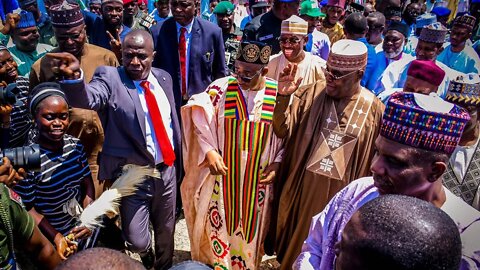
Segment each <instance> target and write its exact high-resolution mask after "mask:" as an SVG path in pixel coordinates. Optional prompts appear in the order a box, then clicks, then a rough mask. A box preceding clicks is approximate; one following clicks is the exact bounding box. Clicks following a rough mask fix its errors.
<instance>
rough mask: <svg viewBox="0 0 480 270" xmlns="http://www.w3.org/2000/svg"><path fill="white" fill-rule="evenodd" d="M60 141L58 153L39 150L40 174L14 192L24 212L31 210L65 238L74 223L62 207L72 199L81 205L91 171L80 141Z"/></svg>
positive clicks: (64, 139)
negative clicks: (42, 216) (24, 207)
mask: <svg viewBox="0 0 480 270" xmlns="http://www.w3.org/2000/svg"><path fill="white" fill-rule="evenodd" d="M63 141H64V146H63V151H61V152H60V151H57V152H52V151H50V150H47V149H44V148H42V147H40V157H41V159H42V166H41V172H35V173H33V174H30V175H28V176H27V178H26V179H25V180H23V181H20V182H19V183H18V184H17V186H15V191H16V192H17V193H18V194H19V195H20V196H21V197H22V200H23V202H24V204H25V206H26V207H27V209H30V208H32V207H34V208H35V210H36V211H37V212H38V213H40V214H42V215H44V216H45V218H46V219H47V220H48V222H49V223H50V224H51V225H52V226H53V227H54V228H55V229H56V230H57V231H58V232H60V233H61V234H66V233H68V232H69V231H70V230H71V229H73V227H74V226H75V225H77V224H76V222H77V220H76V219H75V218H74V217H72V216H70V215H69V214H68V213H67V212H66V211H64V209H63V207H64V205H65V204H66V203H67V202H68V201H69V200H71V199H73V198H75V199H76V200H77V201H78V202H79V203H80V204H81V199H82V197H84V196H83V194H82V189H81V183H82V181H83V179H84V178H85V177H87V176H90V168H89V167H88V163H87V158H86V155H85V152H84V151H83V145H82V144H81V143H80V141H79V140H78V139H77V138H74V137H72V136H70V135H64V138H63Z"/></svg>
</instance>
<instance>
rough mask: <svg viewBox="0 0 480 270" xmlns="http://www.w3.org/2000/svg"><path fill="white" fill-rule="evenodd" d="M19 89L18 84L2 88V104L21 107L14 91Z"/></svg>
mask: <svg viewBox="0 0 480 270" xmlns="http://www.w3.org/2000/svg"><path fill="white" fill-rule="evenodd" d="M16 88H17V84H16V83H10V84H8V85H7V86H5V87H3V86H0V104H9V105H21V102H20V101H19V100H17V96H16V95H15V93H14V90H15V89H16Z"/></svg>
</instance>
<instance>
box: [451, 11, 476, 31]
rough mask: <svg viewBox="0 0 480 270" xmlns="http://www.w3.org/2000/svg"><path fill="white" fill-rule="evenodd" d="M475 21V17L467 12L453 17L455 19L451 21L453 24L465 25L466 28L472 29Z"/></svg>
mask: <svg viewBox="0 0 480 270" xmlns="http://www.w3.org/2000/svg"><path fill="white" fill-rule="evenodd" d="M475 22H476V19H475V17H473V16H471V15H468V14H464V15H462V16H458V17H456V18H455V20H454V21H453V26H459V27H465V28H467V29H470V30H472V29H473V27H475Z"/></svg>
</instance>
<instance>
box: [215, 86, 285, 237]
mask: <svg viewBox="0 0 480 270" xmlns="http://www.w3.org/2000/svg"><path fill="white" fill-rule="evenodd" d="M276 93H277V84H276V82H275V81H272V80H270V79H267V83H266V87H265V94H264V97H263V105H262V113H261V120H260V122H252V121H248V115H247V107H246V105H245V104H246V103H245V98H244V97H243V94H242V93H241V92H240V90H239V87H238V85H237V81H236V80H235V79H233V80H229V84H228V88H227V92H226V93H225V95H226V99H225V112H224V116H225V127H224V128H225V138H228V140H225V146H224V162H225V165H226V166H227V167H228V168H229V171H228V173H227V175H226V176H224V177H223V183H222V184H223V200H224V204H225V222H226V227H227V232H228V234H229V235H234V233H235V231H236V230H237V228H239V227H240V228H241V229H242V233H243V236H244V239H245V240H246V241H247V243H250V242H252V241H253V239H254V238H255V235H256V233H257V228H258V226H257V225H258V223H259V220H258V212H259V210H258V208H259V203H258V202H259V180H260V175H261V173H262V168H261V164H260V160H261V157H262V154H263V152H264V149H265V147H266V143H267V141H268V138H270V135H271V134H272V126H271V122H272V120H273V110H274V107H275V97H276ZM244 152H247V153H248V155H247V158H246V160H245V165H244V167H243V166H242V165H241V164H242V163H243V161H242V155H244V154H245V153H244ZM243 171H244V172H245V173H244V175H243ZM242 175H243V177H242Z"/></svg>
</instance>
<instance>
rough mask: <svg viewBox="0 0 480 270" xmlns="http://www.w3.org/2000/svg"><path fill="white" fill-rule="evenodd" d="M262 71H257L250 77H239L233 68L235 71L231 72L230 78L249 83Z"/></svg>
mask: <svg viewBox="0 0 480 270" xmlns="http://www.w3.org/2000/svg"><path fill="white" fill-rule="evenodd" d="M262 71H263V67H262V68H261V69H260V70H259V71H257V72H255V74H253V75H252V76H244V75H240V74H239V73H237V68H235V70H234V71H233V72H232V76H233V77H235V78H237V79H240V80H242V81H243V82H246V83H249V82H251V81H252V80H253V79H254V78H255V77H257V76H258V75H260V74H261V73H262Z"/></svg>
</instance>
